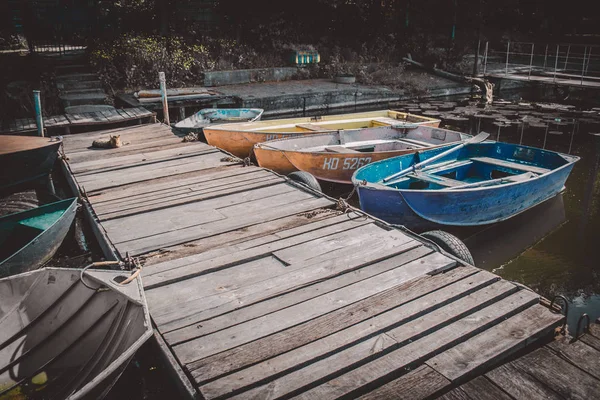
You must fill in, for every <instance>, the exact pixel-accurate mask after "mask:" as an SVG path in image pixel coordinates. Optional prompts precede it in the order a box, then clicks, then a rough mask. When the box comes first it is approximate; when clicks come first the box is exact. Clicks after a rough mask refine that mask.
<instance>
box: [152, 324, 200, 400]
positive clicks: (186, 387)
mask: <svg viewBox="0 0 600 400" xmlns="http://www.w3.org/2000/svg"><path fill="white" fill-rule="evenodd" d="M154 340H155V341H156V344H157V345H158V348H159V349H160V350H161V351H160V358H161V359H162V360H163V361H164V362H165V364H166V365H167V366H169V367H170V368H169V372H170V375H171V377H172V378H173V381H174V383H175V386H176V387H177V389H178V391H179V394H180V395H181V396H182V397H183V398H186V399H194V400H196V399H198V400H199V399H202V396H201V395H200V393H199V392H198V391H197V390H196V387H195V386H194V385H193V384H192V382H191V381H190V379H189V378H188V377H187V375H186V374H185V372H184V371H183V368H181V365H179V363H178V362H177V360H176V358H175V356H174V355H173V353H172V352H171V349H170V348H169V346H168V345H167V343H166V342H165V340H164V339H163V338H162V336H161V335H160V333H159V332H158V330H156V328H154Z"/></svg>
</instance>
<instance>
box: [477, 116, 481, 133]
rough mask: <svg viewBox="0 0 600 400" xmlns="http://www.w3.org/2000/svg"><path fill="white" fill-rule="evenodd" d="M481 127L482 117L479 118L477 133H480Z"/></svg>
mask: <svg viewBox="0 0 600 400" xmlns="http://www.w3.org/2000/svg"><path fill="white" fill-rule="evenodd" d="M480 129H481V117H479V118H477V134H479V132H480Z"/></svg>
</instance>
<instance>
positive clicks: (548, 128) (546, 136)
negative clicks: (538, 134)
mask: <svg viewBox="0 0 600 400" xmlns="http://www.w3.org/2000/svg"><path fill="white" fill-rule="evenodd" d="M548 130H550V122H548V123H547V124H546V134H545V135H544V146H543V147H542V149H545V148H546V139H548Z"/></svg>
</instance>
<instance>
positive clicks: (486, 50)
mask: <svg viewBox="0 0 600 400" xmlns="http://www.w3.org/2000/svg"><path fill="white" fill-rule="evenodd" d="M489 44H490V42H485V56H484V60H483V76H485V70H486V69H487V56H488V45H489Z"/></svg>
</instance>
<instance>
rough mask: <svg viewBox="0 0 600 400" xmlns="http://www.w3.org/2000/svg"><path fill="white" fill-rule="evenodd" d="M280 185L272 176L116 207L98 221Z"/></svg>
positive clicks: (102, 214)
mask: <svg viewBox="0 0 600 400" xmlns="http://www.w3.org/2000/svg"><path fill="white" fill-rule="evenodd" d="M281 183H282V182H281V178H279V177H277V176H275V175H274V176H271V177H268V178H262V179H259V180H255V181H252V182H248V183H247V184H245V185H238V186H232V187H229V188H227V189H221V190H217V191H215V190H209V191H205V192H199V191H190V192H189V193H186V194H181V195H178V196H171V197H169V198H166V199H156V201H146V202H144V203H142V204H140V203H138V205H137V206H130V207H124V208H121V209H119V208H118V207H117V209H114V208H113V210H114V211H112V212H111V211H100V210H98V215H99V216H100V221H106V220H110V219H115V218H122V217H127V216H131V215H135V214H140V213H144V212H151V211H155V210H160V209H164V208H170V207H174V206H179V205H184V204H190V203H197V202H202V201H208V200H214V199H223V200H225V199H227V198H229V197H230V196H232V195H233V196H236V195H239V196H238V197H242V196H241V195H240V194H245V193H247V192H248V191H250V190H256V189H266V188H271V187H273V186H275V185H280V184H281Z"/></svg>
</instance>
